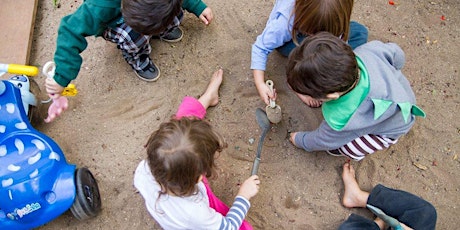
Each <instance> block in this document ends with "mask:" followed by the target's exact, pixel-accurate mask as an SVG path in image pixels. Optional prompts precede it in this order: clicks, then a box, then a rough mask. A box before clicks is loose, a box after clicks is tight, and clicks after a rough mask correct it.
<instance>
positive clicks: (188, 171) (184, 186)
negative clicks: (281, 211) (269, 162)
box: [134, 70, 260, 229]
mask: <svg viewBox="0 0 460 230" xmlns="http://www.w3.org/2000/svg"><path fill="white" fill-rule="evenodd" d="M222 75H223V71H222V70H218V71H217V72H215V73H214V75H213V76H212V78H211V81H210V82H209V85H208V87H207V89H206V91H205V93H204V94H203V95H201V96H200V98H199V99H195V98H193V97H185V98H184V99H183V101H182V103H181V105H180V106H179V109H178V111H177V113H176V115H175V117H173V118H172V119H171V120H170V121H168V122H165V123H163V124H161V125H160V127H159V129H158V130H156V131H155V132H154V133H153V134H152V135H151V136H150V138H149V140H148V142H147V144H146V149H147V159H146V160H143V161H141V162H140V164H139V165H138V167H137V169H136V171H135V174H134V186H135V187H136V188H137V189H138V190H139V192H140V194H141V195H142V197H143V198H144V199H145V204H146V206H147V210H148V211H149V213H150V214H151V215H152V216H153V218H154V219H155V220H156V221H157V222H158V223H159V224H160V225H161V227H162V228H164V229H240V228H241V229H252V227H251V225H250V224H249V223H247V222H246V221H244V218H245V216H246V214H247V212H248V210H249V207H250V203H249V199H251V198H252V197H253V196H255V195H256V194H257V193H258V191H259V184H260V181H259V178H258V176H257V175H253V176H250V177H249V178H248V179H246V181H244V182H243V184H242V185H241V187H240V189H239V191H238V193H237V196H236V198H235V201H234V202H233V205H232V206H231V208H230V209H229V208H228V207H227V206H226V205H225V204H224V203H223V202H222V201H220V200H219V199H218V198H217V197H216V196H215V195H214V194H213V192H212V190H211V188H210V186H209V184H208V181H207V178H208V177H211V176H213V175H214V174H215V172H214V170H215V163H214V160H215V154H216V153H217V152H220V151H221V150H222V149H223V148H224V147H226V144H225V143H224V141H223V138H222V137H221V136H220V134H218V133H217V132H216V131H215V130H213V129H212V127H211V125H210V124H209V123H208V122H206V121H203V120H202V119H203V118H204V116H205V115H206V109H207V108H208V107H210V106H215V105H217V103H218V102H219V94H218V90H219V87H220V85H221V83H222V77H223V76H222Z"/></svg>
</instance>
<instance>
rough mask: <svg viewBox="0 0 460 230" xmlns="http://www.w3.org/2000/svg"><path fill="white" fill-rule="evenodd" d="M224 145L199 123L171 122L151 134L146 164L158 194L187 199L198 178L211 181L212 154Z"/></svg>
mask: <svg viewBox="0 0 460 230" xmlns="http://www.w3.org/2000/svg"><path fill="white" fill-rule="evenodd" d="M225 147H226V144H225V142H224V140H223V138H222V137H221V135H220V134H219V133H217V132H215V131H214V130H213V129H212V127H211V125H210V124H209V123H208V122H206V121H203V120H198V119H194V118H188V117H183V118H181V119H171V120H170V121H169V122H165V123H163V124H161V125H160V128H159V129H158V130H157V131H155V132H154V133H152V135H151V136H150V138H149V140H148V142H147V144H146V148H147V162H148V164H149V167H150V170H151V172H152V174H153V176H154V177H155V179H156V181H157V182H158V183H159V184H160V185H161V188H162V191H161V193H160V195H161V194H166V193H172V194H174V195H176V196H190V195H193V194H194V193H196V192H197V188H196V184H197V183H198V179H199V177H200V175H203V174H204V175H205V176H206V177H212V175H213V171H214V168H215V162H214V159H215V154H216V152H220V151H222V149H223V148H225Z"/></svg>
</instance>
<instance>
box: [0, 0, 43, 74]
mask: <svg viewBox="0 0 460 230" xmlns="http://www.w3.org/2000/svg"><path fill="white" fill-rule="evenodd" d="M37 5H38V0H0V31H1V32H0V41H1V42H0V63H6V64H12V63H14V64H26V65H27V64H29V57H30V49H31V44H32V39H33V30H34V25H35V15H36V12H37Z"/></svg>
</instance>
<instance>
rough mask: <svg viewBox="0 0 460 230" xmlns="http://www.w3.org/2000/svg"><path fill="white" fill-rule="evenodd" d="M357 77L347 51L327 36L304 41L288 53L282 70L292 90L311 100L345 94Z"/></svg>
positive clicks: (334, 39) (356, 71)
mask: <svg viewBox="0 0 460 230" xmlns="http://www.w3.org/2000/svg"><path fill="white" fill-rule="evenodd" d="M358 73H359V72H358V64H357V61H356V57H355V54H354V53H353V50H352V49H351V47H350V46H349V45H348V44H346V43H345V42H344V41H342V40H341V39H340V38H338V37H337V36H335V35H333V34H331V33H329V32H319V33H317V34H315V35H313V36H308V37H306V38H305V39H304V40H303V42H302V43H301V44H300V46H298V47H296V48H295V49H294V50H292V52H291V54H290V55H289V58H288V64H287V67H286V75H287V82H288V84H289V86H290V87H291V88H292V90H294V91H295V92H297V93H300V94H303V95H309V96H311V97H313V98H315V99H325V98H327V95H328V94H330V93H335V92H347V91H348V90H350V88H352V87H353V84H354V83H355V82H356V81H357V80H358Z"/></svg>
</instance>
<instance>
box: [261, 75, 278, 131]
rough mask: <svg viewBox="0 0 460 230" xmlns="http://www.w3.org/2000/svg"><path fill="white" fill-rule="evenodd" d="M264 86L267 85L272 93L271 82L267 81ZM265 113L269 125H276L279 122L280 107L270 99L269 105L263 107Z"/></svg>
mask: <svg viewBox="0 0 460 230" xmlns="http://www.w3.org/2000/svg"><path fill="white" fill-rule="evenodd" d="M265 84H267V86H268V88H269V89H270V91H271V92H272V93H273V81H272V80H267V81H266V82H265ZM265 111H266V112H267V117H268V120H270V122H271V123H273V124H277V123H278V122H280V121H281V118H282V117H281V107H280V106H279V105H277V104H276V103H275V100H272V99H270V104H269V105H267V106H266V107H265Z"/></svg>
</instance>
